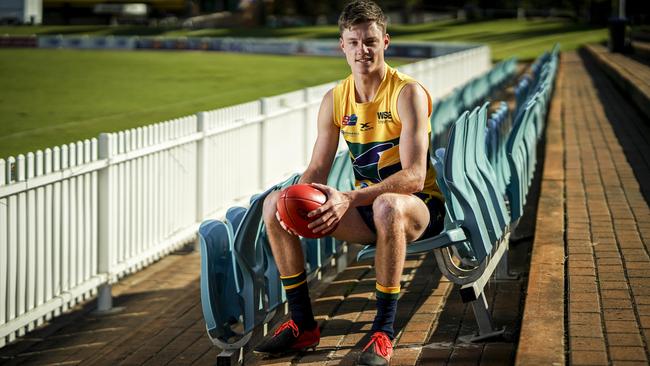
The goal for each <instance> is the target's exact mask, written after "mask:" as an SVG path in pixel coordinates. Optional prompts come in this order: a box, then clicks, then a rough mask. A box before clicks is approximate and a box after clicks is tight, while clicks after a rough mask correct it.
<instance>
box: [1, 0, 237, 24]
mask: <svg viewBox="0 0 650 366" xmlns="http://www.w3.org/2000/svg"><path fill="white" fill-rule="evenodd" d="M3 1H7V0H0V2H3ZM10 1H16V0H10ZM42 1H43V13H44V20H43V22H44V23H45V24H110V23H113V22H116V21H117V22H119V23H146V22H147V21H148V20H151V19H161V18H166V17H177V18H185V17H188V16H194V15H199V14H205V13H212V12H219V11H233V10H236V9H237V7H238V5H239V1H238V0H42Z"/></svg>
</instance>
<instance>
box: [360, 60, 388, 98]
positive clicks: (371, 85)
mask: <svg viewBox="0 0 650 366" xmlns="http://www.w3.org/2000/svg"><path fill="white" fill-rule="evenodd" d="M384 75H386V64H385V63H384V64H382V65H381V67H379V68H378V69H377V70H376V71H375V72H372V73H370V74H354V75H353V77H354V92H355V99H356V102H357V103H367V102H370V101H372V100H373V98H374V97H375V94H377V91H378V90H379V86H380V85H381V81H382V80H384Z"/></svg>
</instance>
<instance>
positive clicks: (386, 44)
mask: <svg viewBox="0 0 650 366" xmlns="http://www.w3.org/2000/svg"><path fill="white" fill-rule="evenodd" d="M389 44H390V35H389V34H388V33H386V34H384V50H386V49H387V48H388V45H389Z"/></svg>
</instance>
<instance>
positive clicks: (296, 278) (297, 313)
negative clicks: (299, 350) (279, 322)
mask: <svg viewBox="0 0 650 366" xmlns="http://www.w3.org/2000/svg"><path fill="white" fill-rule="evenodd" d="M280 279H281V280H282V286H283V287H284V291H285V292H286V293H287V301H288V302H289V311H290V312H291V320H293V321H294V323H296V325H297V326H298V329H300V330H301V331H302V330H312V329H314V328H315V327H316V325H317V324H316V320H315V319H314V313H313V312H312V310H311V300H310V298H309V288H308V287H307V274H306V273H305V271H302V272H300V273H298V274H295V275H291V276H280Z"/></svg>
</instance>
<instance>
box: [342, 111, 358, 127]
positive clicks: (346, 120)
mask: <svg viewBox="0 0 650 366" xmlns="http://www.w3.org/2000/svg"><path fill="white" fill-rule="evenodd" d="M356 124H357V115H356V114H353V115H351V116H343V122H342V123H341V125H343V126H354V125H356Z"/></svg>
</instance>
